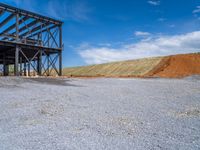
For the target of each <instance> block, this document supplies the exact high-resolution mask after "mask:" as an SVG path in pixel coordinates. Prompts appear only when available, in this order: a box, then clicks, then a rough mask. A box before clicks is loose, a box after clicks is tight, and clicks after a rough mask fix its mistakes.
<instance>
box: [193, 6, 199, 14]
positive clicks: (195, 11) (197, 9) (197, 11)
mask: <svg viewBox="0 0 200 150" xmlns="http://www.w3.org/2000/svg"><path fill="white" fill-rule="evenodd" d="M192 13H193V14H196V13H200V6H197V7H196V9H195V10H193V12H192Z"/></svg>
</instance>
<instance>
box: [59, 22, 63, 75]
mask: <svg viewBox="0 0 200 150" xmlns="http://www.w3.org/2000/svg"><path fill="white" fill-rule="evenodd" d="M59 36H60V37H59V46H60V48H61V49H62V25H60V26H59ZM59 76H62V51H60V52H59Z"/></svg>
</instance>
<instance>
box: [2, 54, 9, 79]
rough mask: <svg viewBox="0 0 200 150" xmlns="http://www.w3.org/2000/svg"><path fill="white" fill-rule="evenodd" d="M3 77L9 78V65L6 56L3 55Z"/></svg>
mask: <svg viewBox="0 0 200 150" xmlns="http://www.w3.org/2000/svg"><path fill="white" fill-rule="evenodd" d="M3 75H4V76H7V75H8V64H7V62H6V54H5V53H4V54H3Z"/></svg>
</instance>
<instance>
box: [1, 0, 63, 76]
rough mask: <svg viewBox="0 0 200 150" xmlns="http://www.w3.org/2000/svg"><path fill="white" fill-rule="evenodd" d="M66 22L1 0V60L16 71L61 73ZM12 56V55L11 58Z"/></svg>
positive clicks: (24, 72)
mask: <svg viewBox="0 0 200 150" xmlns="http://www.w3.org/2000/svg"><path fill="white" fill-rule="evenodd" d="M62 24H63V22H61V21H59V20H55V19H52V18H49V17H46V16H42V15H39V14H36V13H33V12H30V11H26V10H22V9H18V8H16V7H12V6H9V5H6V4H3V3H0V64H2V65H3V66H4V68H5V69H4V75H6V74H8V73H7V72H8V69H7V67H8V66H9V65H11V64H14V66H15V67H14V68H15V75H27V71H28V75H33V73H34V72H35V73H34V74H37V75H46V76H49V75H51V74H52V72H54V73H56V74H58V75H62V50H63V44H62ZM11 57H12V58H11Z"/></svg>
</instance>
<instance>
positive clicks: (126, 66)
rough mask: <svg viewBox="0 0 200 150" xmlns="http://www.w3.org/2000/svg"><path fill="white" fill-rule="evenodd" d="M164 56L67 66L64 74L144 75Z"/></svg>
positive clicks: (90, 75)
mask: <svg viewBox="0 0 200 150" xmlns="http://www.w3.org/2000/svg"><path fill="white" fill-rule="evenodd" d="M161 60H162V57H155V58H145V59H138V60H129V61H121V62H113V63H106V64H100V65H91V66H84V67H73V68H65V69H64V70H63V75H65V76H73V77H76V76H78V77H80V76H84V77H87V76H88V77H95V76H105V77H111V76H112V77H123V76H124V77H127V76H143V75H145V74H146V73H148V72H149V71H150V70H152V69H153V68H154V67H155V66H156V65H158V64H159V63H160V61H161Z"/></svg>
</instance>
